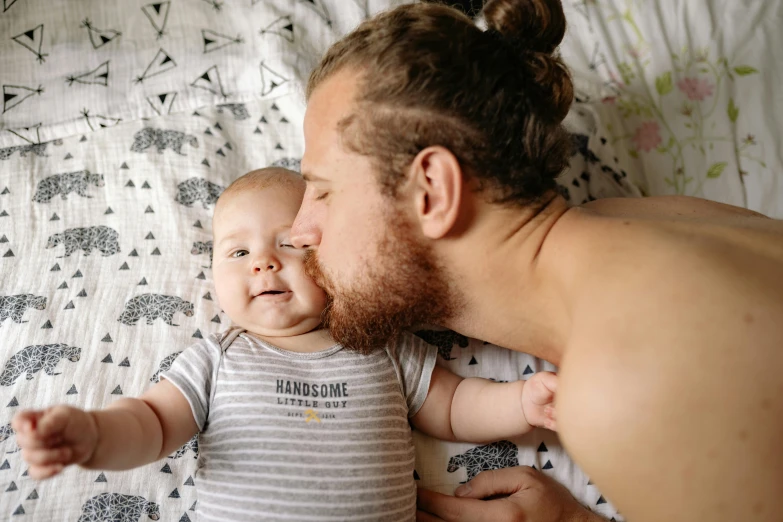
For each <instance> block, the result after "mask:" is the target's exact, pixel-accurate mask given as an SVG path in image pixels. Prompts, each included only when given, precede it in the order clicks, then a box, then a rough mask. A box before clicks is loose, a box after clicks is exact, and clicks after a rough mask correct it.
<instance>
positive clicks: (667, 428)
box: [541, 197, 783, 521]
mask: <svg viewBox="0 0 783 522" xmlns="http://www.w3.org/2000/svg"><path fill="white" fill-rule="evenodd" d="M559 243H562V244H566V243H567V245H568V248H567V251H568V252H569V256H568V257H567V258H566V257H564V258H563V259H561V260H554V259H550V261H552V262H554V263H558V264H559V265H560V267H561V269H562V270H564V271H565V272H568V273H570V276H571V277H570V278H569V279H570V280H573V281H578V282H579V283H576V284H574V285H573V286H572V287H571V288H570V290H569V296H570V299H569V300H570V301H571V305H572V306H571V317H572V330H571V337H570V339H571V340H570V341H569V343H568V345H567V347H566V349H565V351H564V356H563V359H562V362H561V372H560V377H561V381H560V388H559V396H558V402H557V408H558V419H559V423H560V434H561V437H562V439H563V441H564V443H565V445H566V447H567V449H568V450H569V451H570V452H571V454H572V455H573V456H574V458H575V459H576V460H577V461H578V462H579V463H580V464H581V465H582V466H583V467H584V469H585V471H586V472H587V473H588V474H589V475H590V476H591V477H592V478H593V479H594V480H595V481H596V482H597V483H600V484H601V485H602V487H603V491H604V492H605V493H606V494H607V495H608V496H609V498H612V499H614V500H615V502H616V503H617V504H618V507H619V509H620V510H621V512H623V514H624V515H626V516H627V517H628V519H629V520H632V521H637V520H650V521H652V520H667V519H679V520H721V521H723V520H727V521H728V520H746V519H747V517H748V514H752V516H753V519H754V520H764V521H772V520H781V519H783V518H782V517H783V515H782V514H781V513H783V506H781V505H772V504H771V503H770V499H774V498H777V496H778V493H775V492H779V491H780V490H781V487H783V452H781V451H780V448H779V444H780V441H781V440H783V378H781V375H780V373H781V371H783V222H781V221H776V220H771V219H768V218H766V217H763V216H761V215H760V214H757V213H755V212H751V211H747V210H744V209H739V208H736V207H731V206H727V205H722V204H719V203H713V202H709V201H705V200H700V199H695V198H676V197H663V198H649V199H627V200H601V201H595V202H592V203H590V204H588V205H585V206H584V207H579V208H574V209H571V210H569V211H567V212H566V213H565V214H564V215H563V216H562V217H561V218H560V220H559V221H558V223H557V224H556V225H555V226H554V228H553V229H552V231H551V232H550V235H549V238H548V239H547V241H546V242H545V244H544V248H543V250H542V254H541V256H542V259H545V258H546V257H547V255H548V253H549V252H557V251H558V245H559ZM669 506H671V507H669ZM683 506H693V508H692V509H693V511H692V512H687V509H690V508H688V507H686V512H683ZM696 506H698V507H696ZM675 507H676V512H674V511H672V512H670V511H669V510H670V509H674V508H675Z"/></svg>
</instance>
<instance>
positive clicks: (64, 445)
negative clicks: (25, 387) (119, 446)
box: [11, 406, 98, 479]
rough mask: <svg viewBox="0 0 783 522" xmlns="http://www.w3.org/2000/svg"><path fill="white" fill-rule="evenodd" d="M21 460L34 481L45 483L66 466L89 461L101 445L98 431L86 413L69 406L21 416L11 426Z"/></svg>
mask: <svg viewBox="0 0 783 522" xmlns="http://www.w3.org/2000/svg"><path fill="white" fill-rule="evenodd" d="M11 425H12V427H13V429H14V431H16V442H17V444H18V445H19V447H20V448H22V458H23V459H24V460H25V461H26V462H27V463H28V464H29V465H30V469H29V474H30V476H31V477H33V478H34V479H46V478H50V477H53V476H55V475H57V474H58V473H60V471H62V469H63V468H64V467H65V466H68V465H70V464H82V463H84V462H86V461H87V460H89V458H90V457H91V456H92V454H93V453H94V452H95V448H96V447H97V445H98V427H97V425H96V423H95V420H94V419H93V417H92V416H91V415H90V414H89V413H88V412H86V411H84V410H80V409H78V408H72V407H70V406H54V407H52V408H48V409H46V410H38V411H35V410H28V411H22V412H19V413H18V414H17V415H16V416H14V419H13V421H12V423H11Z"/></svg>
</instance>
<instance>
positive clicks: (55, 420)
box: [38, 406, 74, 438]
mask: <svg viewBox="0 0 783 522" xmlns="http://www.w3.org/2000/svg"><path fill="white" fill-rule="evenodd" d="M73 411H74V410H73V409H72V408H70V407H68V406H55V407H53V408H49V409H48V410H46V413H45V414H44V415H43V417H42V418H41V419H40V420H39V421H38V436H39V437H42V438H50V437H54V436H57V435H60V434H62V432H63V431H65V427H66V426H68V421H69V420H70V417H71V415H72V414H73Z"/></svg>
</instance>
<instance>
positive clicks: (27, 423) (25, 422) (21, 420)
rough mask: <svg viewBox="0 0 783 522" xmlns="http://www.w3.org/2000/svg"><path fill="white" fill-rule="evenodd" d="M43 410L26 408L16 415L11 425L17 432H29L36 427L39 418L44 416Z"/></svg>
mask: <svg viewBox="0 0 783 522" xmlns="http://www.w3.org/2000/svg"><path fill="white" fill-rule="evenodd" d="M43 415H44V412H43V411H41V410H24V411H20V412H19V413H17V414H16V415H14V418H13V420H12V421H11V427H12V428H13V430H14V431H15V432H16V433H17V434H24V433H28V432H30V431H32V430H34V429H35V425H36V424H37V423H38V420H39V419H40V418H41V417H43Z"/></svg>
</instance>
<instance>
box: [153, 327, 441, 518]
mask: <svg viewBox="0 0 783 522" xmlns="http://www.w3.org/2000/svg"><path fill="white" fill-rule="evenodd" d="M436 356H437V350H436V348H434V347H432V346H430V345H428V344H426V343H424V341H422V340H421V339H419V338H418V337H416V336H414V335H411V334H404V335H403V336H402V337H401V338H400V339H399V341H398V342H397V343H395V344H394V345H393V346H389V347H387V348H385V349H379V350H376V351H375V352H373V353H372V354H370V355H360V354H357V353H355V352H352V351H350V350H347V349H343V347H342V346H341V345H339V344H337V345H334V346H332V347H331V348H328V349H326V350H323V351H320V352H315V353H297V352H290V351H287V350H283V349H280V348H277V347H275V346H272V345H271V344H269V343H266V342H264V341H262V340H260V339H257V338H256V337H254V336H252V335H250V334H249V333H247V332H245V331H243V330H240V329H232V330H229V331H227V332H223V333H221V334H216V335H212V336H210V337H209V338H207V339H204V340H202V341H200V342H198V343H196V344H194V345H193V346H191V347H190V348H188V349H187V350H185V351H183V352H182V354H181V355H179V357H178V358H177V359H176V361H175V362H174V364H173V365H172V367H171V369H170V370H169V371H167V372H166V373H164V374H163V377H164V378H166V379H168V380H169V381H170V382H171V383H172V384H174V385H175V386H176V387H177V388H178V389H179V390H180V391H181V392H182V393H183V395H184V396H185V398H186V399H187V401H188V403H189V404H190V407H191V409H192V411H193V417H194V419H195V421H196V424H197V425H198V427H199V430H200V434H199V457H198V471H197V473H196V489H197V491H198V506H197V510H196V513H197V515H198V519H199V520H200V521H220V522H225V521H228V520H232V521H233V520H236V521H245V520H246V521H259V520H264V521H278V520H280V521H282V520H286V521H293V520H296V521H307V520H319V521H320V520H330V521H371V520H372V521H406V522H407V521H411V520H415V518H416V486H415V483H414V479H413V466H414V449H413V441H412V437H411V431H410V425H409V424H408V418H409V417H411V416H413V415H415V414H416V412H417V411H418V410H419V408H421V405H422V404H423V403H424V400H425V398H426V397H427V392H428V390H429V384H430V377H431V375H432V370H433V368H434V366H435V359H436Z"/></svg>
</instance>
